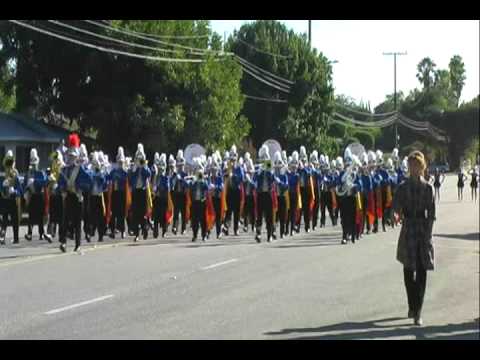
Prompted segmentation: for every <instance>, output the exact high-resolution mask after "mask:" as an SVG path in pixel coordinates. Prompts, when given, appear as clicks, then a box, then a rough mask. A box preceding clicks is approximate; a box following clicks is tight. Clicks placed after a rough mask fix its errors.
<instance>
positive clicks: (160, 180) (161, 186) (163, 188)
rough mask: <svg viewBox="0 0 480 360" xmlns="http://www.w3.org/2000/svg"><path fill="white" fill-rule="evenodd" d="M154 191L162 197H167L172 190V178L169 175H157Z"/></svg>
mask: <svg viewBox="0 0 480 360" xmlns="http://www.w3.org/2000/svg"><path fill="white" fill-rule="evenodd" d="M153 191H154V193H155V194H157V195H158V196H160V197H166V196H167V195H168V192H169V191H170V178H169V177H168V176H167V175H157V177H156V179H155V183H154V184H153Z"/></svg>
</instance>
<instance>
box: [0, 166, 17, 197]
mask: <svg viewBox="0 0 480 360" xmlns="http://www.w3.org/2000/svg"><path fill="white" fill-rule="evenodd" d="M17 176H18V171H17V170H16V169H15V168H14V167H6V168H5V179H4V183H6V186H2V197H3V198H5V199H8V198H10V193H9V188H11V187H15V180H16V178H17ZM2 185H3V184H2Z"/></svg>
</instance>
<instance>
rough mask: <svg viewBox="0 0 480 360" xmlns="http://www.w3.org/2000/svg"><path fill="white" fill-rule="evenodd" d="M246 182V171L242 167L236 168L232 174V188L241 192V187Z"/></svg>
mask: <svg viewBox="0 0 480 360" xmlns="http://www.w3.org/2000/svg"><path fill="white" fill-rule="evenodd" d="M244 181H245V171H244V170H243V168H242V167H241V166H236V167H235V168H234V169H233V172H232V178H231V182H230V186H231V187H233V188H234V189H237V190H240V185H241V184H242V183H243V182H244Z"/></svg>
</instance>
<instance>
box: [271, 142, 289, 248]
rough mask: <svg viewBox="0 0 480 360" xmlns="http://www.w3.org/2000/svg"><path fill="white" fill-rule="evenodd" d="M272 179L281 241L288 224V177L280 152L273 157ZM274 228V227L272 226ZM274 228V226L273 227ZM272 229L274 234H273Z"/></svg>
mask: <svg viewBox="0 0 480 360" xmlns="http://www.w3.org/2000/svg"><path fill="white" fill-rule="evenodd" d="M273 167H274V169H275V170H274V171H275V172H274V178H275V186H276V188H277V191H276V193H277V201H278V216H277V218H278V220H279V221H280V239H283V236H284V235H287V233H286V225H287V223H288V209H289V207H290V206H289V205H290V199H289V195H288V175H287V164H286V163H284V162H283V160H282V156H281V155H280V152H278V151H277V152H276V153H275V155H274V164H273ZM274 226H275V225H274ZM275 227H276V226H275ZM275 227H274V234H275Z"/></svg>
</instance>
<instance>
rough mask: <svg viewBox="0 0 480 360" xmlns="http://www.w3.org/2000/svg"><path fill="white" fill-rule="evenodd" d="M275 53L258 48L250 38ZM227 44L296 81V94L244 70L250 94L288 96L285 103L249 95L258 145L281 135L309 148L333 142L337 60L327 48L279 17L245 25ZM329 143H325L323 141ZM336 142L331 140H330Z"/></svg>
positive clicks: (289, 146) (289, 143) (247, 111)
mask: <svg viewBox="0 0 480 360" xmlns="http://www.w3.org/2000/svg"><path fill="white" fill-rule="evenodd" d="M239 39H241V40H243V41H245V42H247V43H248V44H250V45H252V46H254V47H255V48H257V49H261V50H263V51H265V52H269V53H273V54H280V55H282V56H280V57H277V56H271V55H268V54H265V53H263V52H259V51H256V50H255V49H253V48H252V47H251V46H248V45H246V44H245V43H244V42H242V41H240V40H239ZM227 49H228V50H229V51H232V52H234V53H235V54H237V55H239V56H240V57H242V58H244V59H246V60H247V61H248V62H250V63H253V64H255V65H257V66H259V67H261V68H263V69H265V70H267V71H269V72H271V73H273V74H276V75H277V76H280V77H283V78H285V79H288V80H290V81H293V82H294V85H292V87H291V93H290V94H284V93H283V92H280V91H279V90H276V89H273V88H271V87H269V86H267V85H265V84H262V83H260V82H259V81H258V80H256V79H254V78H252V77H250V76H249V75H247V74H244V76H243V77H242V80H241V88H242V91H243V92H244V93H245V94H249V95H254V96H260V97H266V98H284V99H285V98H287V99H288V105H285V104H282V103H271V102H259V101H251V100H248V101H246V102H245V105H244V107H243V110H242V114H244V115H245V116H246V117H247V118H248V119H249V120H250V122H251V132H250V137H251V138H252V140H253V143H254V145H255V146H256V147H257V148H258V147H259V146H260V145H261V144H262V143H263V142H264V141H265V140H267V139H269V138H275V139H277V140H278V141H280V143H281V144H282V145H283V146H284V147H285V148H286V150H288V151H292V150H293V149H294V148H297V149H298V147H299V146H300V145H305V146H306V148H307V151H310V150H313V149H314V148H315V149H317V150H318V149H319V148H320V147H330V146H331V144H332V143H333V141H329V140H327V139H328V138H329V137H328V136H327V135H326V134H327V130H328V126H329V123H328V121H327V115H329V114H331V112H332V110H333V106H332V105H333V103H332V98H333V88H332V84H331V80H332V79H331V76H332V75H331V66H330V64H329V62H328V60H327V58H326V57H325V56H324V55H323V54H321V53H320V54H317V53H316V51H315V50H313V51H312V50H311V49H310V47H309V45H308V41H307V39H306V37H305V35H298V34H295V33H294V32H293V31H288V30H287V28H286V27H285V25H283V24H281V23H280V22H277V21H273V20H260V21H255V22H253V23H249V24H245V25H243V26H242V27H241V28H240V29H239V30H238V31H236V32H235V33H234V35H233V36H231V37H230V38H229V40H228V43H227ZM323 143H325V145H324V144H323ZM329 144H330V145H329Z"/></svg>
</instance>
